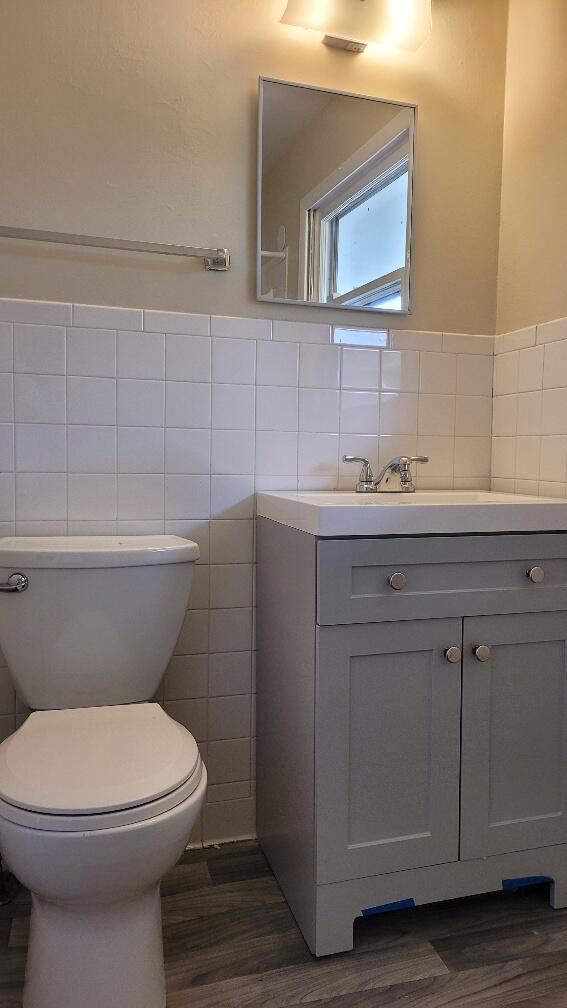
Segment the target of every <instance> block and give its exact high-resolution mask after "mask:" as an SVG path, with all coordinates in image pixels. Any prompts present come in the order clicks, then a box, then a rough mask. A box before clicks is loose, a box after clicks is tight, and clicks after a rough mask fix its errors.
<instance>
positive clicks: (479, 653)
mask: <svg viewBox="0 0 567 1008" xmlns="http://www.w3.org/2000/svg"><path fill="white" fill-rule="evenodd" d="M473 651H474V654H475V655H476V658H477V659H478V661H482V662H485V661H488V659H489V658H490V648H489V647H488V645H487V644H479V645H478V646H477V647H474V648H473Z"/></svg>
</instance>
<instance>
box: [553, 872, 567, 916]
mask: <svg viewBox="0 0 567 1008" xmlns="http://www.w3.org/2000/svg"><path fill="white" fill-rule="evenodd" d="M549 902H550V904H551V906H552V907H553V909H554V910H563V909H564V907H567V879H559V881H557V882H552V883H551V885H550V887H549Z"/></svg>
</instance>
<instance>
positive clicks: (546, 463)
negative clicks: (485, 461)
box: [492, 319, 567, 498]
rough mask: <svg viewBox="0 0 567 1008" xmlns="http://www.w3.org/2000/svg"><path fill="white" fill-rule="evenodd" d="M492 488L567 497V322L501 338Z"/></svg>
mask: <svg viewBox="0 0 567 1008" xmlns="http://www.w3.org/2000/svg"><path fill="white" fill-rule="evenodd" d="M495 354H496V356H495V366H494V401H493V409H494V412H493V442H492V485H493V487H494V488H495V489H497V490H509V491H512V492H516V493H535V494H539V495H540V496H545V497H561V498H563V497H565V496H567V319H556V320H554V321H552V322H545V323H543V324H542V325H538V326H534V327H532V328H529V329H520V330H518V331H517V332H513V333H506V334H504V335H503V336H498V337H497V338H496V344H495Z"/></svg>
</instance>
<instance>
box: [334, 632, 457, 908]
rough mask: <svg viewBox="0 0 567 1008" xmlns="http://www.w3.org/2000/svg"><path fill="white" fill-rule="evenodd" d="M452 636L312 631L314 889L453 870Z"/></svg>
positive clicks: (454, 728)
mask: <svg viewBox="0 0 567 1008" xmlns="http://www.w3.org/2000/svg"><path fill="white" fill-rule="evenodd" d="M461 635H462V623H461V620H458V619H447V620H443V619H440V620H417V621H408V622H405V623H384V624H379V625H376V624H368V625H364V626H352V627H346V626H341V627H320V628H319V629H318V631H317V638H318V639H317V673H316V741H315V753H316V757H315V758H316V780H315V797H316V807H317V843H316V852H317V853H316V872H317V881H318V882H319V883H324V882H335V881H341V880H346V879H352V878H360V877H363V876H366V875H377V874H383V873H386V872H393V871H398V870H400V869H405V868H416V867H420V866H424V865H433V864H442V863H444V862H448V861H455V860H456V859H457V857H458V842H459V743H460V738H459V736H460V702H461V663H460V661H458V662H457V663H455V664H451V663H450V662H448V661H447V659H446V658H445V649H446V648H448V647H451V646H457V647H460V646H461ZM408 895H409V896H411V893H410V894H408Z"/></svg>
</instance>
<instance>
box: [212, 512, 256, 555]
mask: <svg viewBox="0 0 567 1008" xmlns="http://www.w3.org/2000/svg"><path fill="white" fill-rule="evenodd" d="M253 560H254V523H253V522H252V521H218V520H216V521H212V522H211V564H239V563H252V561H253Z"/></svg>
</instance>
